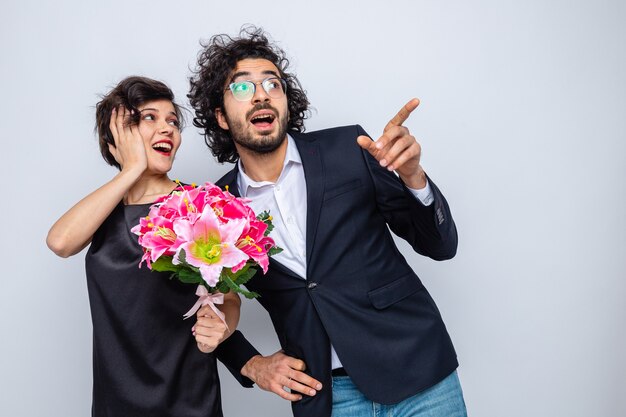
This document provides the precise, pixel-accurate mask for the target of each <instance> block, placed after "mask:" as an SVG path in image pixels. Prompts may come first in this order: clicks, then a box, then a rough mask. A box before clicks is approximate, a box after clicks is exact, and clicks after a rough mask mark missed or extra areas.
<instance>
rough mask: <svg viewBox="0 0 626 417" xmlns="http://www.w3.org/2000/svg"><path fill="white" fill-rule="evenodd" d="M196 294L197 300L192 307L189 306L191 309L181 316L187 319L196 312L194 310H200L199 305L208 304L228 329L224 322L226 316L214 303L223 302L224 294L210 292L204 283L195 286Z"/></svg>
mask: <svg viewBox="0 0 626 417" xmlns="http://www.w3.org/2000/svg"><path fill="white" fill-rule="evenodd" d="M196 295H197V296H198V301H196V303H195V304H194V305H193V307H191V309H190V310H189V311H188V312H186V313H185V315H184V316H183V317H184V318H185V319H188V318H189V317H191V316H193V315H194V314H196V312H197V311H198V310H200V307H202V306H207V305H208V306H209V307H211V309H212V310H213V311H214V312H215V314H217V317H219V318H220V319H221V320H222V321H223V322H224V325H225V326H226V329H227V330H228V324H226V317H225V316H224V313H222V312H221V311H220V310H219V309H218V308H217V307H216V306H215V304H224V294H222V293H221V292H218V293H215V294H211V293H210V292H209V290H207V289H206V287H205V286H204V285H198V288H196Z"/></svg>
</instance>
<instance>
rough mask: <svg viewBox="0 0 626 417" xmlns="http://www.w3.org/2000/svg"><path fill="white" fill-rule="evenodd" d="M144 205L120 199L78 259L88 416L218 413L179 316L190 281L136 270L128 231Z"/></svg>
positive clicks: (205, 369)
mask: <svg viewBox="0 0 626 417" xmlns="http://www.w3.org/2000/svg"><path fill="white" fill-rule="evenodd" d="M149 207H150V204H140V205H130V206H125V205H124V204H122V203H120V204H119V205H118V206H117V207H116V208H115V209H114V210H113V212H112V213H111V215H110V216H109V217H108V218H107V219H106V220H105V222H104V223H103V224H102V226H100V228H99V229H98V230H97V231H96V233H95V234H94V236H93V240H92V243H91V247H90V248H89V251H88V252H87V255H86V258H85V263H86V270H87V286H88V289H89V302H90V306H91V318H92V322H93V379H94V385H93V404H92V416H94V417H104V416H106V417H135V416H137V417H166V416H167V417H177V416H180V417H196V416H202V417H209V416H210V417H218V416H219V417H221V416H222V407H221V399H220V386H219V379H218V374H217V366H216V361H215V357H214V355H213V354H204V353H202V352H200V351H199V350H198V348H197V347H196V341H195V339H194V338H193V336H192V334H191V327H192V326H193V324H194V323H195V319H194V318H191V319H189V320H183V314H184V313H185V312H186V311H187V310H188V309H189V308H191V306H192V305H193V304H194V303H195V301H196V299H197V297H196V295H195V294H194V293H195V289H196V287H195V286H194V285H189V284H182V283H180V282H178V281H177V280H170V279H168V277H169V274H167V273H160V272H152V271H151V270H149V269H148V268H147V267H146V266H145V264H144V265H143V266H142V267H141V268H139V267H138V265H139V260H140V258H141V256H142V250H141V247H140V246H139V244H138V243H137V236H136V235H134V234H132V233H131V232H130V229H131V228H132V227H133V226H135V225H136V224H138V223H139V218H140V217H142V216H146V215H147V213H148V210H149Z"/></svg>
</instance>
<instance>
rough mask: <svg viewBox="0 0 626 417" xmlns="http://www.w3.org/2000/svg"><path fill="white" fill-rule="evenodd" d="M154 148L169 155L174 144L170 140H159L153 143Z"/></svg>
mask: <svg viewBox="0 0 626 417" xmlns="http://www.w3.org/2000/svg"><path fill="white" fill-rule="evenodd" d="M152 149H154V150H155V151H157V152H159V153H162V154H164V155H169V154H170V153H171V152H172V144H171V143H170V142H157V143H155V144H154V145H152Z"/></svg>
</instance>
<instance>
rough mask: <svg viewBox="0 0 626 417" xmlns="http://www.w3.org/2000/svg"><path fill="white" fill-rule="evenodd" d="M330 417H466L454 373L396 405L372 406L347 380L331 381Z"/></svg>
mask: <svg viewBox="0 0 626 417" xmlns="http://www.w3.org/2000/svg"><path fill="white" fill-rule="evenodd" d="M332 417H467V411H466V410H465V401H464V400H463V392H462V391H461V384H460V383H459V377H458V376H457V374H456V371H454V372H452V373H451V374H450V375H448V376H447V377H446V378H445V379H444V380H443V381H441V382H439V383H437V384H436V385H434V386H432V387H430V388H428V389H426V390H424V391H421V392H419V393H417V394H415V395H414V396H412V397H409V398H407V399H406V400H404V401H401V402H399V403H397V404H392V405H384V404H379V403H375V402H373V401H371V400H368V399H367V398H365V396H364V395H363V394H362V393H361V392H360V391H359V390H358V389H357V387H356V386H355V385H354V384H353V383H352V380H351V379H350V377H347V376H335V377H333V413H332Z"/></svg>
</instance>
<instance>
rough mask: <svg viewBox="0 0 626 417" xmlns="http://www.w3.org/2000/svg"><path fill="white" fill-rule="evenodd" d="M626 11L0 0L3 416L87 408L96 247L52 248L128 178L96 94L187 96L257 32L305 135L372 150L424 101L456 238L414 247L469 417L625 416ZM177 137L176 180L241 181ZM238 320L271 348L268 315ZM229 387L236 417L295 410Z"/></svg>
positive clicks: (425, 135)
mask: <svg viewBox="0 0 626 417" xmlns="http://www.w3.org/2000/svg"><path fill="white" fill-rule="evenodd" d="M625 20H626V6H625V3H624V2H621V1H617V0H615V1H538V0H526V1H495V0H493V1H489V0H479V1H472V2H467V1H385V2H380V1H358V2H357V1H354V2H349V1H345V2H340V1H332V2H327V1H316V2H308V3H306V5H305V3H304V2H302V3H300V2H296V1H274V2H266V3H262V2H252V1H238V2H232V1H222V2H214V1H206V0H205V1H182V2H173V1H161V0H152V1H120V0H110V1H99V2H91V1H78V0H74V1H56V2H43V1H26V0H21V1H20V2H9V1H7V0H3V1H2V19H1V21H2V24H1V25H0V34H1V39H0V53H1V55H0V83H1V84H0V87H1V89H0V93H1V96H0V98H1V100H0V103H1V104H0V105H1V106H2V107H1V108H0V115H1V116H2V123H1V126H2V129H1V134H0V135H1V136H0V137H1V138H2V142H1V148H0V149H1V150H2V154H3V155H5V156H7V158H6V159H5V160H4V162H3V163H2V167H1V168H0V169H1V170H2V178H3V179H4V184H5V186H4V190H5V192H4V195H3V197H2V203H1V204H0V207H1V210H2V211H1V213H0V216H1V217H0V220H1V222H2V226H1V228H0V230H2V234H1V237H2V238H1V239H0V242H1V245H2V247H1V252H0V253H1V256H2V259H3V264H4V265H5V266H4V274H3V275H4V276H3V277H2V279H1V281H0V282H1V284H0V285H1V288H0V309H1V310H0V313H1V314H0V326H1V329H0V339H1V341H0V349H1V354H0V382H1V386H0V393H1V394H0V415H1V416H6V417H18V416H58V417H74V416H77V417H78V416H87V415H89V414H90V407H91V378H92V375H91V321H90V313H89V305H88V300H87V290H86V285H85V278H84V269H83V268H84V266H83V255H84V254H80V255H78V256H75V257H74V258H71V259H68V260H63V259H60V258H57V257H55V256H54V255H53V254H52V253H51V252H50V251H48V249H47V248H46V246H45V243H44V239H45V236H46V233H47V231H48V229H49V227H50V226H51V224H52V223H53V221H54V220H55V219H56V218H58V217H59V216H60V215H61V214H62V213H63V212H64V211H65V210H66V209H68V208H69V207H70V205H71V204H73V203H74V202H75V201H77V200H78V199H79V198H81V197H82V196H84V195H85V194H87V193H88V192H90V191H91V190H93V189H95V188H96V187H98V186H99V185H101V184H103V183H104V182H106V181H107V180H108V179H110V178H111V177H112V176H113V175H114V174H115V170H114V169H113V168H111V167H108V166H107V165H106V164H105V163H104V162H103V161H102V160H101V157H100V154H99V151H98V148H97V141H96V139H95V137H94V135H93V123H94V105H95V103H96V102H97V101H98V94H101V93H104V92H106V91H107V90H108V89H109V88H110V87H112V86H113V85H115V84H116V83H117V82H118V81H119V80H120V79H121V78H123V77H125V76H128V75H132V74H138V75H145V76H149V77H152V78H156V79H160V80H163V81H165V82H166V83H168V84H169V85H170V86H171V87H172V88H173V90H174V91H175V93H176V95H177V97H178V100H179V101H180V102H181V103H183V104H185V105H187V102H186V93H187V89H188V82H187V78H188V76H189V75H190V70H189V68H190V67H193V66H194V65H195V59H196V54H197V52H198V51H199V50H200V46H199V43H198V42H199V40H200V39H208V38H209V37H210V36H211V35H213V34H216V33H223V32H227V33H230V34H236V33H237V32H238V29H239V27H240V26H241V25H242V24H243V23H255V24H257V25H261V26H263V27H264V28H265V29H267V30H268V31H269V32H270V33H271V35H272V36H273V38H274V39H276V40H277V41H278V42H279V44H280V46H282V47H283V48H284V49H286V51H287V53H288V54H289V56H290V57H291V58H292V64H293V68H292V69H293V70H295V71H296V72H297V74H298V76H299V78H300V80H301V82H302V84H303V86H304V88H305V89H306V90H307V92H308V95H309V99H310V101H311V103H312V104H313V106H314V107H315V111H314V113H313V117H312V118H311V119H310V120H309V121H308V122H307V128H308V130H316V129H319V128H325V127H332V126H336V125H344V124H354V123H360V124H361V125H363V126H364V128H365V129H366V130H367V131H368V132H369V133H370V134H371V135H372V136H374V137H376V136H378V135H380V133H381V130H382V128H383V126H384V125H385V123H386V122H387V120H388V119H389V118H390V117H391V116H393V114H395V112H396V111H397V110H398V109H399V108H400V107H401V106H402V105H403V104H404V103H405V102H406V101H407V100H408V99H410V98H411V97H414V96H416V97H419V98H420V99H421V100H422V104H421V105H420V107H419V108H418V109H417V110H416V111H415V112H414V114H413V115H412V116H411V118H410V119H409V121H408V122H407V123H406V125H407V126H408V127H409V128H410V129H411V131H412V133H413V134H414V135H415V136H416V137H418V138H419V140H420V142H421V144H422V146H423V165H424V167H425V169H426V170H427V172H428V173H429V174H430V176H431V177H432V178H433V179H434V180H435V182H436V183H437V184H438V185H439V186H440V188H441V189H442V190H443V192H444V194H445V195H446V197H447V199H448V201H449V203H450V205H451V208H452V212H453V215H454V218H455V220H456V222H457V226H458V230H459V237H460V246H459V250H458V255H457V257H456V258H455V259H453V260H451V261H448V262H444V263H437V262H434V261H430V260H428V259H424V258H422V257H420V256H418V255H416V254H414V253H412V252H411V251H410V250H409V248H408V246H406V245H404V244H401V249H402V250H403V252H404V253H405V254H406V256H407V258H408V259H409V262H410V263H411V265H413V266H414V268H415V270H416V271H417V272H418V274H419V275H420V277H421V278H422V280H423V281H424V283H425V284H426V286H427V287H428V288H429V290H430V292H431V293H432V294H433V297H434V298H435V300H436V301H437V302H438V305H439V307H440V309H441V311H442V314H443V316H444V319H445V320H446V323H447V326H448V328H449V330H450V333H451V335H452V338H453V340H454V342H455V346H456V349H457V351H458V355H459V360H460V362H461V366H460V368H459V375H460V378H461V381H462V384H463V388H464V391H465V397H466V401H467V406H468V410H469V414H470V415H471V416H489V417H491V416H493V417H502V416H507V417H509V416H510V417H516V416H520V417H522V416H523V417H526V416H534V417H537V416H569V417H577V416H589V417H599V416H607V417H608V416H620V415H621V416H623V415H626V402H625V401H626V400H625V398H626V388H625V387H626V384H625V383H624V375H626V359H625V358H624V352H625V351H626V335H625V320H624V317H626V307H625V304H624V301H623V299H624V296H625V294H626V291H625V290H626V285H625V283H624V278H625V275H626V274H625V272H626V260H625V258H626V256H625V255H626V238H625V237H624V236H625V233H626V224H625V223H626V222H625V220H624V219H625V217H626V199H625V191H626V180H625V178H626V168H625V165H624V162H625V158H624V155H625V153H626V122H625V119H626V118H625V116H626V76H625V74H626V47H625V41H626V26H625V25H624V21H625ZM183 139H184V142H183V147H182V149H181V151H180V152H179V156H178V160H177V162H176V164H175V168H174V170H173V177H175V178H180V179H182V180H185V181H188V182H191V181H197V182H201V181H204V180H207V179H209V180H217V178H219V177H220V176H221V174H222V173H224V172H225V171H226V170H227V169H228V168H229V166H227V165H224V166H222V165H218V164H217V163H216V162H215V160H214V159H213V158H212V156H211V155H210V153H209V152H208V150H207V149H206V147H205V145H204V142H203V139H202V137H201V136H200V135H199V133H198V131H197V129H195V128H194V127H193V126H190V127H188V128H187V129H186V130H185V131H184V132H183ZM240 328H241V329H243V330H244V332H245V333H246V334H248V336H249V337H250V339H252V340H253V341H254V343H255V344H257V347H258V348H259V349H260V350H261V351H262V352H263V353H266V354H269V353H272V352H273V351H274V350H276V349H277V347H278V343H277V341H276V337H275V335H274V333H273V330H272V328H271V325H270V324H269V319H268V316H267V314H266V313H265V312H264V311H263V310H261V309H260V307H259V305H258V303H256V302H245V303H244V306H243V310H242V323H241V327H240ZM163 343H167V341H166V340H164V341H163ZM363 343H366V341H363ZM222 370H223V369H222ZM221 375H222V396H223V402H224V410H225V414H226V416H227V417H228V416H235V417H237V416H261V417H262V416H268V417H276V416H288V415H290V407H289V404H288V403H286V402H284V401H283V400H280V399H279V398H278V397H276V396H274V395H273V394H269V393H265V392H262V391H260V390H259V389H257V388H255V389H248V390H245V389H243V388H240V387H239V386H238V385H237V384H236V383H235V381H234V380H233V378H231V377H230V375H229V374H228V373H227V372H221Z"/></svg>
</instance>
